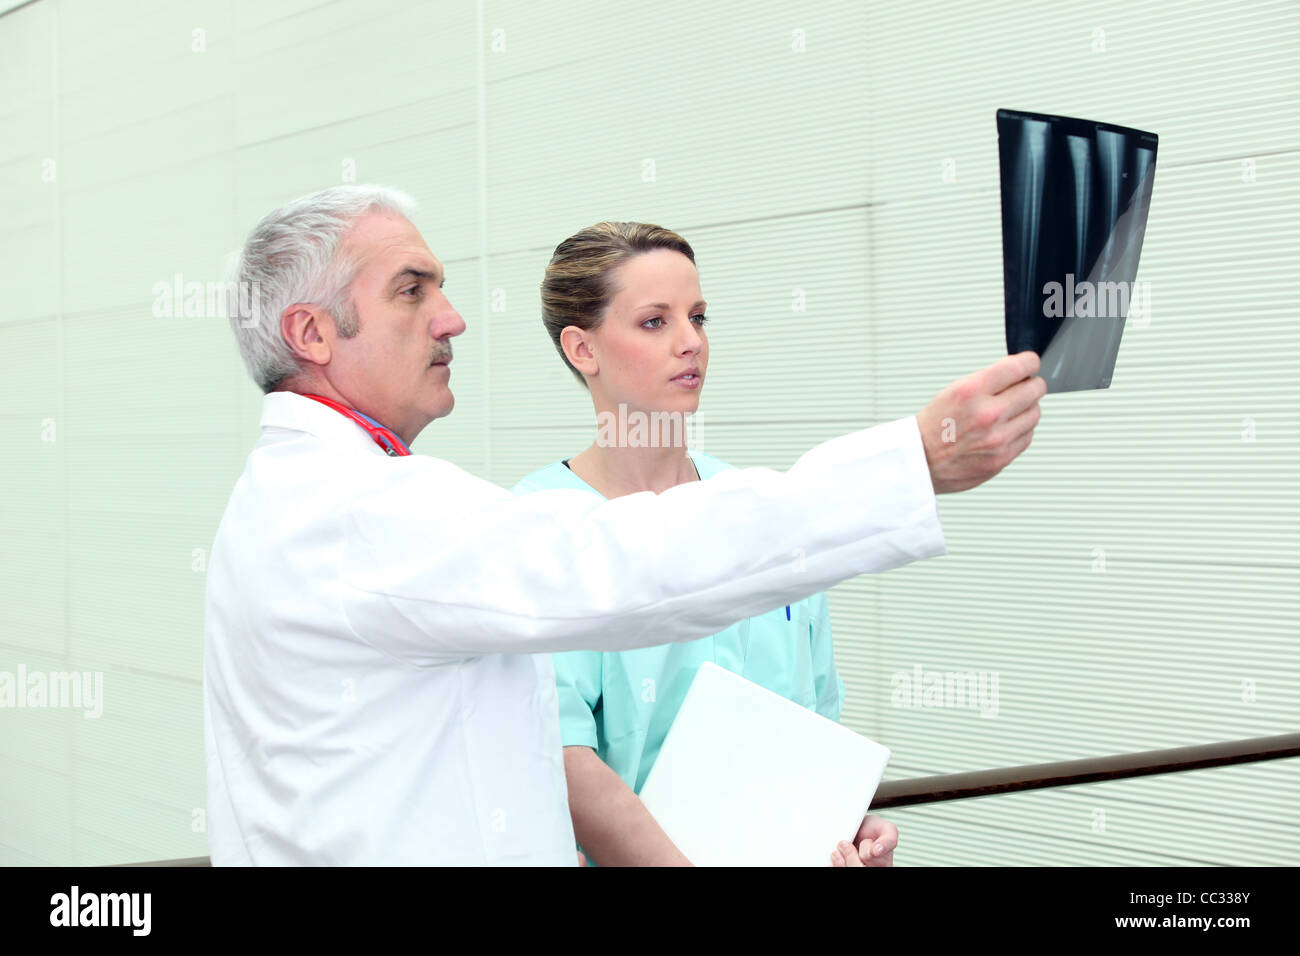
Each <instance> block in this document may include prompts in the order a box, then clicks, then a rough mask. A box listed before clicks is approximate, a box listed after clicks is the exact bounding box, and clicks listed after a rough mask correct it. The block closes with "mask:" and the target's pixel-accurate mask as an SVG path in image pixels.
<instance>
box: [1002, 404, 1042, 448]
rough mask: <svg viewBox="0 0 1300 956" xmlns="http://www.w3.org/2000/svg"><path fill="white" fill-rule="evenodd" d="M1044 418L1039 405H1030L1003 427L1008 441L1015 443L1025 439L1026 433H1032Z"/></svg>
mask: <svg viewBox="0 0 1300 956" xmlns="http://www.w3.org/2000/svg"><path fill="white" fill-rule="evenodd" d="M1042 417H1043V411H1042V408H1041V407H1040V406H1039V405H1037V404H1034V405H1030V406H1029V407H1028V408H1026V409H1025V410H1024V411H1023V412H1021V413H1020V414H1019V415H1016V416H1015V417H1014V418H1012V419H1011V420H1010V421H1008V422H1007V423H1006V425H1004V426H1003V428H1004V429H1005V434H1006V436H1007V439H1008V440H1009V441H1015V440H1016V439H1017V438H1023V437H1024V435H1025V433H1026V432H1031V431H1033V430H1034V429H1035V428H1036V427H1037V426H1038V422H1039V420H1040V419H1041V418H1042Z"/></svg>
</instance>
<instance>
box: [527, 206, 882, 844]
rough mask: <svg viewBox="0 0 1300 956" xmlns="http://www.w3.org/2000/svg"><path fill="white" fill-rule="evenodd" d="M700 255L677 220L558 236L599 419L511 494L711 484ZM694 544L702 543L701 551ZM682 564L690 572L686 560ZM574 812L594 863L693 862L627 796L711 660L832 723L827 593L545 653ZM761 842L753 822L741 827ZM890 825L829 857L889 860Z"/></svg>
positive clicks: (562, 276) (567, 307)
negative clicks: (702, 441)
mask: <svg viewBox="0 0 1300 956" xmlns="http://www.w3.org/2000/svg"><path fill="white" fill-rule="evenodd" d="M704 310H705V302H704V299H703V296H702V295H701V293H700V280H699V275H698V273H697V272H696V268H695V253H694V251H693V250H692V249H691V247H690V246H689V245H688V244H687V242H686V240H685V239H683V238H682V237H681V236H679V235H677V234H676V233H674V232H671V231H669V230H667V229H663V228H661V227H659V226H653V225H648V224H645V223H630V222H601V223H597V224H596V225H594V226H591V227H589V228H587V229H584V230H582V231H581V232H579V233H577V234H576V235H574V236H571V237H570V238H568V239H566V240H565V241H564V242H562V243H560V245H559V246H558V247H556V250H555V255H554V256H553V257H552V259H551V262H550V265H549V266H548V267H547V270H546V277H545V279H544V281H543V282H542V314H543V321H544V322H545V324H546V329H547V331H548V332H549V333H550V336H551V340H552V342H554V343H555V347H556V349H557V350H558V351H559V353H560V356H561V358H562V359H563V360H564V363H565V364H566V365H567V366H568V368H569V370H570V371H571V372H572V373H573V374H574V375H575V376H576V377H577V379H578V381H579V382H581V383H582V384H583V385H584V386H585V387H586V388H587V389H588V390H589V391H590V393H591V400H592V403H593V405H594V406H595V411H596V414H597V422H598V426H599V427H598V433H597V438H596V441H595V442H593V443H592V444H591V445H590V446H589V447H588V448H587V449H586V450H585V451H582V452H581V453H579V454H577V455H574V456H573V457H572V458H567V459H565V460H564V461H560V462H556V463H554V464H552V465H550V466H548V467H546V468H542V469H540V470H539V471H536V472H534V473H533V474H531V475H529V476H528V477H526V478H524V479H523V480H522V481H521V482H520V483H519V484H518V485H517V486H516V487H515V491H516V493H525V492H529V491H538V490H541V489H544V488H577V489H580V490H584V491H588V492H590V493H592V494H599V495H604V496H605V497H606V498H615V497H618V496H620V495H627V494H633V493H635V492H640V491H653V492H655V493H659V492H662V491H665V490H667V489H669V488H671V487H673V486H674V485H678V484H682V483H683V482H688V481H707V480H709V479H710V478H711V477H713V476H714V475H716V474H717V473H718V472H720V471H723V470H726V469H728V468H730V467H731V466H730V465H728V464H726V463H725V462H723V461H719V460H718V459H716V458H713V457H712V456H710V455H704V454H700V453H699V452H695V453H693V454H688V452H687V449H686V444H685V440H684V439H685V437H686V435H687V429H686V427H685V424H684V423H685V417H686V416H687V415H689V414H692V413H694V412H695V411H696V410H697V409H698V407H699V401H700V392H701V390H702V389H703V386H704V379H705V373H706V371H707V368H708V361H709V342H708V336H707V334H706V332H705V322H706V321H707V319H706V316H705V311H704ZM707 546H708V545H707V542H701V547H707ZM684 573H689V572H688V571H684ZM553 661H554V665H555V679H556V685H557V688H558V691H559V700H560V722H561V733H562V739H563V742H564V764H565V774H566V777H567V780H568V787H569V809H570V812H571V814H572V816H573V828H574V832H575V834H576V835H577V838H578V843H579V844H580V845H581V847H582V849H583V850H584V851H585V852H586V855H587V857H588V858H589V859H590V861H591V862H592V863H595V864H597V865H600V866H613V865H642V866H645V865H688V864H689V861H688V860H687V859H686V858H685V856H683V854H682V853H681V851H679V850H678V849H677V847H676V846H675V845H674V844H673V843H672V841H671V840H670V839H669V838H668V836H667V834H665V833H664V831H663V830H662V829H661V828H660V827H659V825H658V824H657V823H656V822H655V820H654V818H653V817H652V816H651V815H650V813H649V811H648V810H647V809H646V808H645V805H644V804H642V803H641V801H640V799H639V798H638V797H637V792H638V791H639V790H640V789H641V786H642V784H644V782H645V779H646V776H647V774H648V773H649V772H650V768H651V766H652V765H653V763H654V760H655V757H656V756H657V755H658V753H659V748H660V746H661V744H662V743H663V740H664V736H665V734H666V733H667V731H668V728H669V726H671V724H672V722H673V718H674V717H675V716H676V713H677V709H678V707H679V706H680V705H681V702H682V699H683V697H684V696H685V694H686V689H687V688H688V687H689V686H690V683H691V679H692V678H693V677H694V676H695V671H696V670H697V669H698V668H699V665H700V664H701V663H702V662H704V661H713V662H714V663H716V664H718V665H719V666H721V667H725V668H727V669H728V670H731V671H733V672H735V673H738V674H742V675H744V676H745V677H747V678H749V679H750V680H752V681H754V682H755V683H758V684H761V685H762V686H764V687H767V688H768V689H770V690H772V691H775V692H776V693H779V694H781V695H783V696H785V697H787V698H789V699H791V700H794V701H797V702H798V703H800V704H802V705H804V706H805V707H809V708H811V709H814V710H816V711H817V712H818V713H820V714H822V715H823V716H826V717H829V718H830V719H832V720H838V719H839V715H840V707H841V704H842V703H843V699H844V684H843V682H842V681H841V680H840V677H839V674H838V673H837V672H836V670H835V662H834V659H833V654H832V647H831V632H830V621H829V618H828V615H827V608H826V598H825V596H824V595H821V594H818V595H816V596H814V597H811V598H808V599H806V600H804V601H800V602H798V603H797V604H792V605H789V606H788V607H780V608H777V609H775V610H773V611H771V612H769V613H767V614H763V615H760V616H758V617H753V618H750V619H748V620H744V621H740V622H739V623H737V624H734V625H732V626H731V627H729V628H727V629H726V630H724V631H721V632H720V633H718V634H715V635H713V636H712V637H708V638H704V639H703V640H698V641H691V642H687V643H670V644H664V645H663V646H661V647H652V648H645V649H642V650H636V651H622V652H616V653H602V652H599V651H573V652H569V653H564V654H555V655H553ZM750 838H751V839H753V840H760V841H761V840H762V839H763V834H761V833H755V834H752V835H751V836H750ZM897 842H898V830H897V828H895V827H894V825H893V824H891V823H887V822H885V821H883V820H881V819H880V818H879V817H875V816H868V817H867V818H866V819H865V820H864V821H863V823H862V826H861V828H860V829H859V832H858V834H857V837H856V838H855V841H854V843H852V844H850V843H849V842H847V841H845V842H842V843H841V844H840V845H839V846H838V847H835V848H834V849H833V850H832V848H830V847H827V850H828V852H829V856H828V861H827V862H828V863H830V864H831V865H835V866H889V865H892V862H893V851H894V847H895V846H896V845H897Z"/></svg>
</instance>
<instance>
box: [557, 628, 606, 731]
mask: <svg viewBox="0 0 1300 956" xmlns="http://www.w3.org/2000/svg"><path fill="white" fill-rule="evenodd" d="M603 657H604V655H603V654H601V653H600V652H599V651H568V652H567V653H564V654H552V655H551V662H552V664H553V665H554V666H555V691H556V694H557V696H558V697H559V702H560V742H561V743H562V744H564V746H566V747H590V748H591V749H592V750H596V749H597V747H598V744H599V736H598V734H597V731H596V708H597V707H599V706H600V684H601V665H602V659H603Z"/></svg>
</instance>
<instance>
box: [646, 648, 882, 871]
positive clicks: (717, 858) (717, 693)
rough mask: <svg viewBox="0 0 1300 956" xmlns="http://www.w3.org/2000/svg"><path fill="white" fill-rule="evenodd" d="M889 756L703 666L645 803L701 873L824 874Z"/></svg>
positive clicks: (824, 721) (748, 684)
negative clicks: (754, 869) (812, 870)
mask: <svg viewBox="0 0 1300 956" xmlns="http://www.w3.org/2000/svg"><path fill="white" fill-rule="evenodd" d="M889 756H890V752H889V749H888V748H887V747H883V746H881V745H880V744H878V743H876V742H875V741H872V740H868V739H867V738H866V737H863V736H861V735H860V734H856V733H854V732H853V731H851V730H849V729H848V728H847V727H842V726H840V725H839V724H837V723H835V722H834V721H833V720H827V719H826V718H825V717H823V716H821V715H820V714H818V713H816V712H814V711H811V710H809V709H807V708H806V707H801V706H799V705H798V704H796V703H795V702H794V701H792V700H787V699H786V698H784V697H782V696H781V695H779V694H775V693H773V692H772V691H770V690H768V689H767V688H765V687H760V686H758V685H757V684H755V683H754V682H752V681H749V680H746V679H745V678H743V677H741V676H740V675H738V674H733V673H732V672H731V671H728V670H726V669H724V668H722V667H719V666H717V665H716V664H713V663H705V664H702V665H700V669H699V671H698V672H697V673H696V675H695V679H694V681H692V683H691V686H690V689H689V690H688V691H687V693H686V699H685V700H684V701H683V702H682V706H681V709H680V710H678V712H677V717H676V719H675V720H674V721H673V725H672V727H670V728H669V730H668V734H667V736H666V737H665V739H664V743H663V747H662V748H661V749H660V751H659V756H658V759H656V761H655V765H654V766H653V767H652V768H651V769H650V775H649V776H648V777H647V778H646V782H645V785H644V786H643V787H642V788H641V793H640V796H641V800H642V802H643V803H645V805H646V807H647V809H649V811H650V813H651V814H652V815H653V816H654V818H655V819H656V820H657V821H658V822H659V825H660V826H661V827H663V829H664V831H665V832H666V833H667V834H668V836H669V837H671V838H672V841H673V842H674V843H675V844H677V847H678V849H680V850H681V851H682V852H683V853H684V854H685V855H686V858H687V859H689V860H690V861H691V862H692V863H694V864H695V865H697V866H829V865H830V862H831V852H832V851H833V850H834V849H835V846H836V844H837V843H838V842H839V841H840V840H849V841H850V842H851V841H852V840H853V837H854V836H855V835H856V834H857V831H858V825H859V824H860V823H861V822H862V818H863V817H864V816H866V813H867V808H868V807H869V806H870V804H871V799H872V797H873V796H875V793H876V788H877V787H878V786H879V785H880V778H881V776H882V775H883V774H884V772H885V765H886V764H887V763H888V762H889Z"/></svg>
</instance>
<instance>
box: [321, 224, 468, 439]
mask: <svg viewBox="0 0 1300 956" xmlns="http://www.w3.org/2000/svg"><path fill="white" fill-rule="evenodd" d="M344 246H345V248H346V249H347V250H348V251H349V252H350V253H351V254H352V255H354V256H355V257H356V258H357V261H358V262H359V264H360V268H359V271H358V272H357V276H356V279H355V280H353V283H352V288H351V294H352V300H353V302H354V303H355V304H356V309H357V315H358V317H359V320H360V331H359V332H358V333H357V335H356V336H354V337H353V338H351V339H337V340H336V341H335V342H334V343H333V344H334V354H333V356H332V358H331V361H330V369H329V378H330V382H331V384H332V385H333V386H334V387H335V388H336V389H338V391H339V393H340V394H341V395H343V396H344V397H346V398H347V399H349V400H350V401H351V402H352V404H353V406H354V407H356V408H357V409H359V410H361V411H363V412H365V413H366V414H367V415H370V416H371V417H372V418H375V419H377V420H378V421H380V422H382V423H383V424H384V425H387V426H388V427H389V428H391V429H392V430H393V431H395V432H397V434H398V435H400V436H401V437H402V438H403V439H404V440H405V441H407V442H408V443H409V442H411V441H413V440H414V438H415V436H416V435H417V434H418V433H419V432H420V429H422V428H424V426H425V425H427V424H429V422H431V421H433V420H434V419H435V418H441V417H442V416H443V415H446V414H448V413H449V412H450V411H451V409H452V406H453V405H454V404H455V399H454V398H453V396H452V394H451V386H450V379H451V369H450V367H449V363H450V362H451V339H452V338H453V337H454V336H457V335H460V333H462V332H464V331H465V321H464V320H463V319H462V318H461V317H460V315H459V314H458V313H457V312H456V310H455V309H453V308H452V306H451V303H450V302H448V301H447V297H446V296H445V295H443V293H442V288H441V286H442V282H443V271H442V263H441V262H439V261H438V260H437V259H436V258H435V257H434V255H433V253H432V252H430V251H429V247H428V246H427V245H426V244H425V242H424V238H423V237H422V236H421V235H420V232H419V230H417V229H416V228H415V226H413V225H412V224H411V223H410V222H409V221H408V220H406V219H403V218H402V217H401V216H397V215H394V214H391V213H386V212H378V211H376V212H371V213H367V214H366V215H365V216H363V217H362V218H361V219H359V220H358V221H357V223H356V225H355V226H354V227H353V228H352V231H351V232H349V233H348V236H347V238H346V239H345V240H344Z"/></svg>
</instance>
